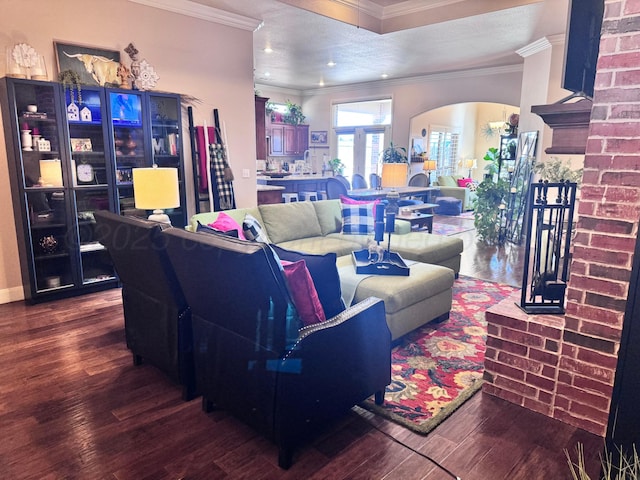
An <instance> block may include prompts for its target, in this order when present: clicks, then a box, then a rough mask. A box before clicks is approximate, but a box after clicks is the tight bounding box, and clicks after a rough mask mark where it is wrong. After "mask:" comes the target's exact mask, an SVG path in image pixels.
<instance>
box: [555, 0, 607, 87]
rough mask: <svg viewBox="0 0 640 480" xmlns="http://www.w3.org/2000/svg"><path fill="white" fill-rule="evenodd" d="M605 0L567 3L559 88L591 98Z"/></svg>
mask: <svg viewBox="0 0 640 480" xmlns="http://www.w3.org/2000/svg"><path fill="white" fill-rule="evenodd" d="M603 15H604V0H570V1H569V19H568V26H567V40H566V46H565V53H564V75H563V78H562V88H565V89H567V90H570V91H572V92H574V94H576V95H579V96H587V97H593V85H594V83H595V78H596V63H597V61H598V51H599V49H600V29H601V28H602V17H603Z"/></svg>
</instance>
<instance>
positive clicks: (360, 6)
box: [333, 0, 465, 20]
mask: <svg viewBox="0 0 640 480" xmlns="http://www.w3.org/2000/svg"><path fill="white" fill-rule="evenodd" d="M333 1H334V2H335V3H339V4H342V5H345V6H347V7H350V8H353V9H355V10H360V11H361V12H362V13H365V14H367V15H371V16H372V17H375V18H377V19H378V20H385V19H389V18H395V17H403V16H405V15H415V14H416V13H419V12H424V11H427V10H431V9H432V8H439V7H446V6H449V5H451V4H453V3H458V2H463V1H465V0H406V1H405V2H401V3H398V4H396V5H390V6H388V7H382V6H380V5H378V4H377V3H373V2H371V1H369V0H333Z"/></svg>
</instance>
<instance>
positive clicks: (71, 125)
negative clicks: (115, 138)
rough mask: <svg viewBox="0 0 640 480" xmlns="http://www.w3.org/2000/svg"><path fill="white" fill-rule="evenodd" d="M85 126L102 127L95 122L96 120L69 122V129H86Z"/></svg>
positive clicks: (98, 122) (99, 123) (100, 123)
mask: <svg viewBox="0 0 640 480" xmlns="http://www.w3.org/2000/svg"><path fill="white" fill-rule="evenodd" d="M87 126H91V127H102V122H100V121H96V120H91V121H90V122H80V121H74V120H69V127H87Z"/></svg>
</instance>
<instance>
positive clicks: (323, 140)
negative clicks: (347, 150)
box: [310, 130, 327, 145]
mask: <svg viewBox="0 0 640 480" xmlns="http://www.w3.org/2000/svg"><path fill="white" fill-rule="evenodd" d="M310 143H313V144H315V145H326V144H327V132H326V130H322V131H315V132H311V140H310Z"/></svg>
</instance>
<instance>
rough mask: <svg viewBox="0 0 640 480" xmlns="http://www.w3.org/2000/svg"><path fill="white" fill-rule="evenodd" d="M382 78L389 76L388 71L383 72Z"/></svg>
mask: <svg viewBox="0 0 640 480" xmlns="http://www.w3.org/2000/svg"><path fill="white" fill-rule="evenodd" d="M380 76H381V77H382V78H387V77H388V76H389V74H388V73H383V74H382V75H380Z"/></svg>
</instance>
